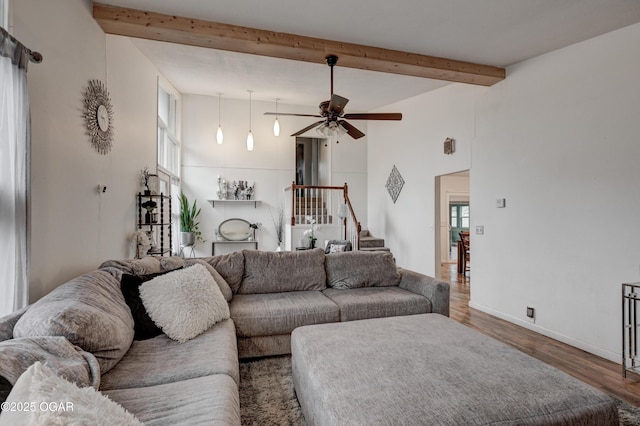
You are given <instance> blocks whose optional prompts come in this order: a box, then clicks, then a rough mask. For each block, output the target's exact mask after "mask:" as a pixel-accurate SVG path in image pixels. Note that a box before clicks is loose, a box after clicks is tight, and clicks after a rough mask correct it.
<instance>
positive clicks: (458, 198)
mask: <svg viewBox="0 0 640 426" xmlns="http://www.w3.org/2000/svg"><path fill="white" fill-rule="evenodd" d="M469 176H470V173H469V171H468V170H464V171H461V172H457V173H451V174H447V175H441V176H436V180H435V203H434V204H435V229H436V230H437V231H436V232H435V233H434V234H435V250H434V253H435V268H434V270H435V271H436V275H438V276H437V278H440V276H439V275H440V274H441V269H442V265H446V264H451V263H456V262H457V252H456V249H457V246H456V244H457V241H458V239H459V232H460V231H461V230H463V229H464V230H468V229H469V226H470V224H471V206H470V202H469V198H470V190H469Z"/></svg>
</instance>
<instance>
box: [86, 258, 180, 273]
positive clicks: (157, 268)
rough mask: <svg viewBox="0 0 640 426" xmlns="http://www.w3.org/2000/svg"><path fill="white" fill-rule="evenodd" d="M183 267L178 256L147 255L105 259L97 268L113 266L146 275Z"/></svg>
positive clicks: (124, 270) (123, 270) (127, 271)
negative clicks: (139, 257)
mask: <svg viewBox="0 0 640 426" xmlns="http://www.w3.org/2000/svg"><path fill="white" fill-rule="evenodd" d="M183 267H184V259H183V258H181V257H179V256H169V257H164V256H149V257H143V258H142V259H125V260H107V261H105V262H103V263H102V264H101V265H100V268H99V269H102V268H115V269H118V270H120V271H122V272H124V273H125V274H131V275H148V274H157V273H158V272H168V271H172V270H174V269H180V268H183Z"/></svg>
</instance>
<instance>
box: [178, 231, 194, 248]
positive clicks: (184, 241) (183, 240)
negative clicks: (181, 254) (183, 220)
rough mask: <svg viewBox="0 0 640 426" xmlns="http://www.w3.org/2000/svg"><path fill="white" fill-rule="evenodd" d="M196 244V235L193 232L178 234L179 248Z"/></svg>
mask: <svg viewBox="0 0 640 426" xmlns="http://www.w3.org/2000/svg"><path fill="white" fill-rule="evenodd" d="M195 243H196V234H195V232H180V245H181V246H185V247H186V246H192V245H194V244H195Z"/></svg>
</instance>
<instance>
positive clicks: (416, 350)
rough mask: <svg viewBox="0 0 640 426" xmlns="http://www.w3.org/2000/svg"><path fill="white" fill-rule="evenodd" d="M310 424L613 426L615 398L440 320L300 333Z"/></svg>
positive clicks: (299, 374)
mask: <svg viewBox="0 0 640 426" xmlns="http://www.w3.org/2000/svg"><path fill="white" fill-rule="evenodd" d="M291 353H292V365H293V380H294V384H295V389H296V393H297V396H298V400H299V401H300V405H301V407H302V411H303V413H304V416H305V419H306V421H307V424H308V425H485V424H500V425H543V424H544V425H560V424H562V425H617V424H618V412H617V408H616V405H615V403H614V401H613V399H612V398H610V397H609V396H607V395H606V394H604V393H602V392H601V391H599V390H597V389H595V388H593V387H591V386H589V385H587V384H585V383H583V382H581V381H579V380H577V379H575V378H573V377H571V376H569V375H567V374H565V373H563V372H562V371H560V370H557V369H555V368H553V367H551V366H549V365H547V364H545V363H543V362H540V361H538V360H536V359H535V358H532V357H530V356H528V355H526V354H524V353H522V352H519V351H518V350H516V349H513V348H511V347H509V346H507V345H505V344H502V343H500V342H498V341H496V340H494V339H492V338H490V337H487V336H485V335H483V334H480V333H478V332H476V331H474V330H471V329H470V328H468V327H465V326H463V325H461V324H459V323H457V322H455V321H453V320H451V319H449V318H447V317H444V316H442V315H439V314H422V315H411V316H401V317H390V318H377V319H367V320H362V321H351V322H341V323H334V324H320V325H309V326H304V327H300V328H297V329H295V330H294V331H293V333H292V335H291Z"/></svg>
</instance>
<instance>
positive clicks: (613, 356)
mask: <svg viewBox="0 0 640 426" xmlns="http://www.w3.org/2000/svg"><path fill="white" fill-rule="evenodd" d="M469 307H470V308H473V309H477V310H479V311H482V312H484V313H487V314H489V315H492V316H494V317H497V318H500V319H503V320H505V321H508V322H510V323H513V324H516V325H519V326H520V327H524V328H526V329H528V330H531V331H535V332H536V333H539V334H542V335H543V336H547V337H550V338H552V339H555V340H557V341H559V342H562V343H566V344H567V345H570V346H573V347H575V348H578V349H582V350H583V351H586V352H589V353H591V354H594V355H597V356H599V357H601V358H604V359H607V360H609V361H611V362H615V363H620V364H621V363H622V355H620V354H618V353H615V352H611V351H608V350H606V349H602V348H599V347H597V346H593V345H590V344H588V343H585V342H582V341H580V340H577V339H574V338H573V337H569V336H565V335H564V334H560V333H557V332H555V331H553V330H549V329H546V328H544V327H540V326H539V325H536V324H534V323H531V322H527V321H524V320H522V319H520V318H516V317H512V316H511V315H506V314H504V313H502V312H498V311H496V310H494V309H491V308H488V307H486V306H483V305H479V304H477V303H474V302H473V301H469Z"/></svg>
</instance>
